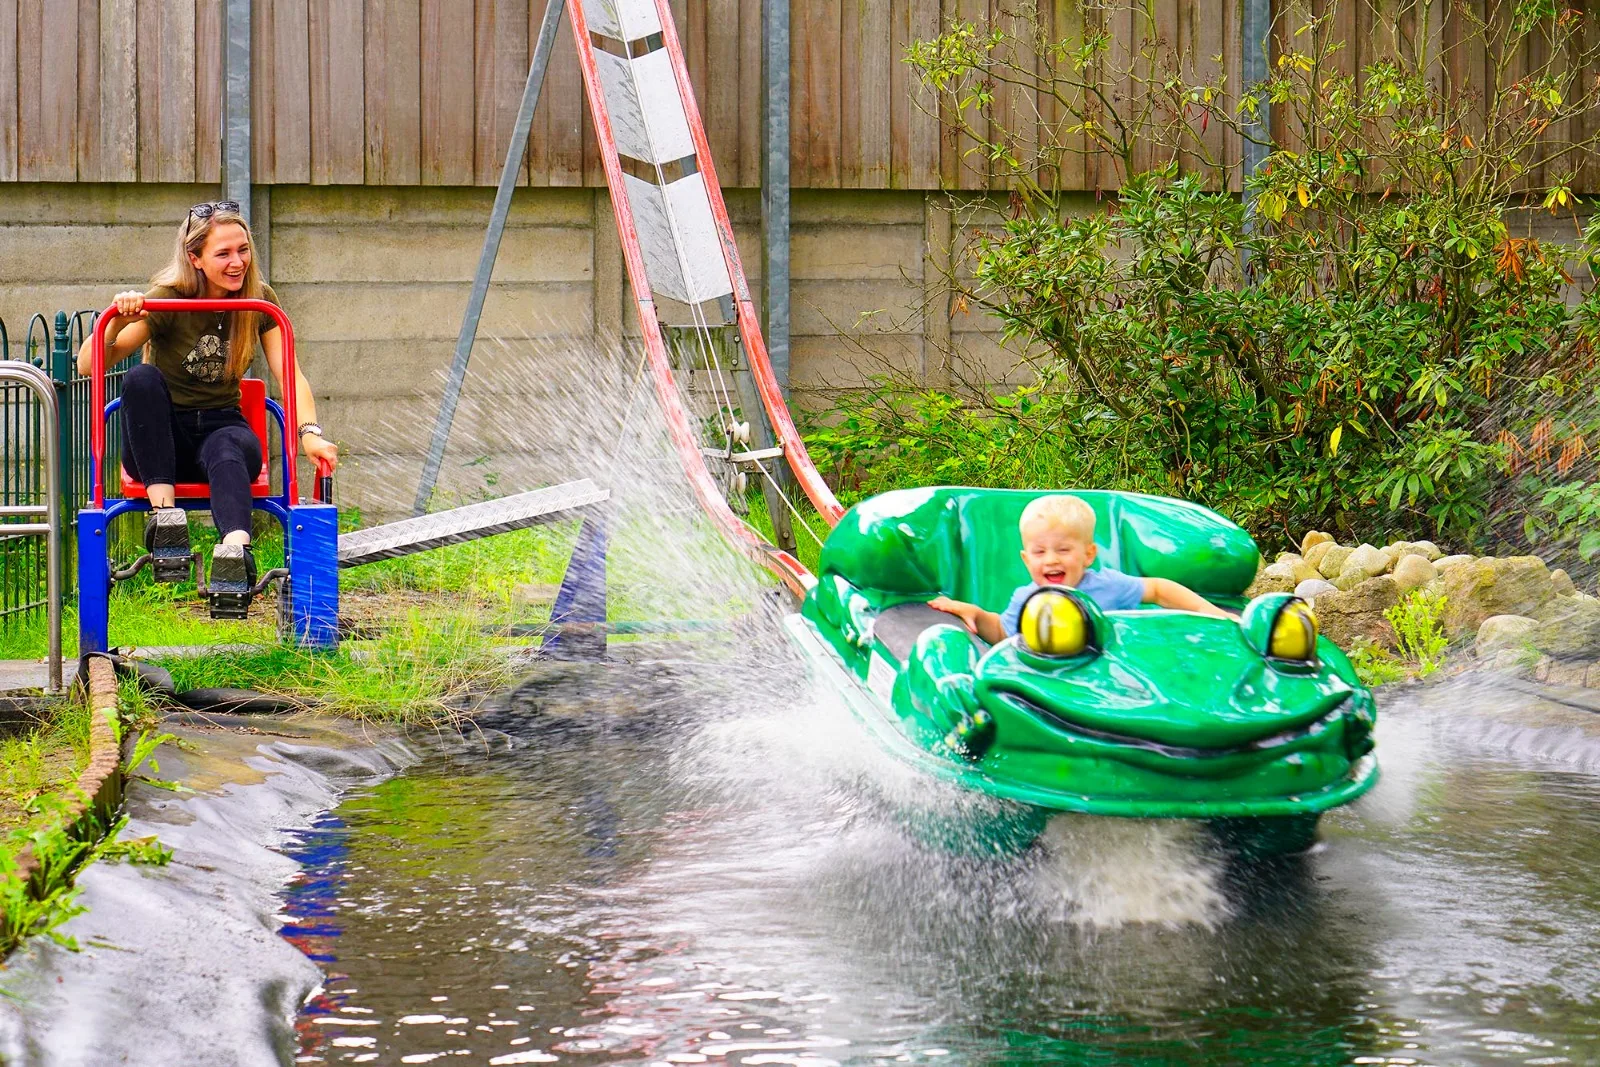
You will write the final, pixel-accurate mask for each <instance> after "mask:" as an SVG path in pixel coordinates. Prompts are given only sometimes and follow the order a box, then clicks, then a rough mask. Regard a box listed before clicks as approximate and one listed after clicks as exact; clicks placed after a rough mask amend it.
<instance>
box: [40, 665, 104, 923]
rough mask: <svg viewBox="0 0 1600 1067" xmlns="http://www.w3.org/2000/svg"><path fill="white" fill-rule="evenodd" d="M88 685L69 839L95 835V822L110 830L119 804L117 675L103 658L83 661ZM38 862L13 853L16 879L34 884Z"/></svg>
mask: <svg viewBox="0 0 1600 1067" xmlns="http://www.w3.org/2000/svg"><path fill="white" fill-rule="evenodd" d="M88 675H89V679H88V687H89V716H90V718H89V765H88V766H87V767H85V768H84V769H83V773H82V774H80V775H78V782H77V787H76V788H75V789H73V790H72V791H71V793H69V794H68V795H67V808H66V810H67V816H68V817H67V822H66V826H65V829H66V832H67V834H68V836H70V837H72V838H75V839H78V840H85V839H87V838H90V837H92V836H94V834H95V829H96V824H99V825H100V826H102V827H103V826H109V825H110V821H111V816H112V815H113V814H114V813H115V812H116V810H117V809H118V808H119V807H121V806H122V784H123V783H122V748H121V746H120V745H119V744H118V743H117V731H116V727H115V726H114V723H115V722H116V718H117V714H118V707H117V671H116V667H115V666H114V665H113V664H112V662H111V661H110V660H109V659H107V658H106V657H104V656H90V657H89V658H88ZM38 872H39V861H38V859H37V857H35V856H34V854H33V847H32V846H31V845H30V846H27V847H25V848H24V849H23V850H22V851H21V852H20V853H18V854H17V870H16V876H17V877H18V878H20V879H21V880H23V881H24V882H26V883H28V885H29V887H30V889H31V890H32V891H33V892H34V893H35V894H36V895H37V894H38V893H39V891H40V888H41V887H39V886H37V885H35V884H34V881H35V877H34V876H35V875H37V874H38Z"/></svg>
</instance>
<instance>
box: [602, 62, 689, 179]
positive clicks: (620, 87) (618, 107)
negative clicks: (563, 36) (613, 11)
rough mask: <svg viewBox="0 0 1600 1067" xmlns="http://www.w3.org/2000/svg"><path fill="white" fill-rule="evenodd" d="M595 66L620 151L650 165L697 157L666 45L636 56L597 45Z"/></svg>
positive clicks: (612, 130)
mask: <svg viewBox="0 0 1600 1067" xmlns="http://www.w3.org/2000/svg"><path fill="white" fill-rule="evenodd" d="M594 65H595V69H596V70H597V71H598V72H599V74H600V84H601V85H602V86H604V87H605V94H606V109H607V110H608V111H610V112H611V132H612V133H613V134H614V135H615V137H616V142H617V151H618V152H620V153H621V154H622V155H625V156H632V157H633V158H634V159H642V160H644V161H645V162H646V163H670V162H672V161H673V160H675V159H682V158H683V157H684V156H692V155H694V137H693V135H691V134H690V133H689V120H688V118H687V117H686V116H685V115H684V113H683V100H682V99H681V98H680V97H679V96H678V82H677V80H676V79H675V78H674V77H673V76H672V58H671V57H670V56H668V55H667V50H666V49H665V48H658V49H656V50H655V51H654V52H651V53H650V54H649V55H644V56H639V57H638V58H637V59H623V58H621V57H620V56H614V55H612V54H611V53H609V52H602V51H600V50H599V49H596V50H595V53H594Z"/></svg>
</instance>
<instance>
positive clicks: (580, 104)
mask: <svg viewBox="0 0 1600 1067" xmlns="http://www.w3.org/2000/svg"><path fill="white" fill-rule="evenodd" d="M550 2H551V3H560V2H561V0H550ZM529 6H530V8H531V9H536V10H530V11H529V15H530V17H531V19H532V21H531V22H530V23H529V29H528V49H529V51H528V54H527V55H526V56H525V57H524V58H523V60H522V62H521V64H520V65H519V66H518V68H517V69H518V74H519V77H518V78H517V79H516V81H517V95H518V99H519V100H520V98H521V94H522V89H523V88H524V87H525V86H526V85H527V83H528V66H529V64H531V63H532V61H533V52H532V49H533V44H534V42H536V41H538V39H539V23H540V22H542V21H543V20H544V5H543V4H540V3H538V0H535V2H534V3H533V4H531V5H529ZM539 110H541V111H543V112H544V114H545V116H546V117H545V120H544V123H545V124H544V125H540V124H539V123H538V122H536V123H535V128H538V129H544V130H545V136H546V137H547V138H548V139H549V151H548V152H547V153H546V156H545V166H544V167H543V168H542V169H541V170H539V171H538V172H534V171H533V170H532V168H530V169H529V174H528V180H529V182H530V183H531V184H537V185H583V184H585V179H586V175H585V173H584V170H585V164H584V160H585V154H586V151H587V148H586V143H587V141H589V140H592V137H590V138H586V136H585V130H586V128H587V127H588V125H589V104H588V101H587V100H585V99H584V96H583V72H582V71H580V70H579V69H578V53H577V45H576V44H575V43H574V42H573V39H572V22H571V20H570V19H562V21H561V32H560V33H559V34H558V35H557V37H556V44H555V50H554V52H553V53H552V54H551V56H550V68H549V72H548V73H547V74H546V75H545V83H544V91H543V92H541V93H540V94H539ZM503 162H504V159H503V157H502V164H503ZM596 162H598V154H597V158H596ZM495 174H496V175H498V174H499V168H498V167H496V169H495ZM599 184H602V185H603V184H605V178H604V172H603V171H602V173H601V180H600V183H599Z"/></svg>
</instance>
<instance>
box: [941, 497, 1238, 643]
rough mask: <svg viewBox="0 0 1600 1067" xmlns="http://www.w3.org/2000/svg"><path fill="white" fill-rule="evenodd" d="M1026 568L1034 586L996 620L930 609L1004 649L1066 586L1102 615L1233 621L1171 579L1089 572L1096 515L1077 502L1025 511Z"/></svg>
mask: <svg viewBox="0 0 1600 1067" xmlns="http://www.w3.org/2000/svg"><path fill="white" fill-rule="evenodd" d="M1018 525H1019V526H1020V527H1021V528H1022V562H1023V563H1024V564H1026V565H1027V568H1028V577H1029V578H1031V579H1033V581H1032V584H1030V585H1024V586H1022V587H1021V588H1019V589H1018V590H1017V591H1016V592H1015V593H1014V594H1012V597H1011V603H1010V604H1009V605H1007V607H1006V610H1005V611H1004V612H1003V613H1001V614H999V615H996V614H995V613H994V612H992V611H985V610H983V609H982V608H980V607H978V605H976V604H967V603H964V602H962V601H960V600H952V599H950V598H949V597H946V596H941V597H936V598H934V599H933V600H930V601H928V606H929V607H932V608H938V609H939V610H940V611H948V612H949V613H950V614H952V615H955V616H957V617H959V618H960V619H961V621H962V622H964V623H966V625H967V629H969V630H971V631H972V632H973V633H975V634H977V635H978V636H979V637H981V638H983V639H984V640H985V641H987V642H989V643H990V644H991V645H993V644H998V643H999V642H1001V641H1003V640H1005V639H1006V638H1007V637H1009V636H1010V635H1012V634H1014V633H1016V632H1017V626H1018V625H1019V618H1020V616H1021V615H1022V605H1023V604H1024V603H1025V602H1026V601H1027V599H1028V597H1030V596H1032V595H1033V593H1034V592H1035V591H1036V590H1038V589H1039V588H1041V587H1042V586H1050V585H1060V586H1065V587H1066V588H1068V589H1076V590H1077V591H1078V592H1080V593H1083V594H1084V595H1085V596H1089V597H1093V598H1094V602H1095V603H1096V604H1098V605H1099V607H1100V610H1102V611H1126V610H1128V609H1129V608H1133V607H1137V606H1138V605H1140V604H1160V605H1161V606H1162V607H1164V608H1176V609H1178V610H1180V611H1197V612H1200V613H1201V614H1203V615H1216V616H1219V617H1222V618H1227V617H1228V613H1227V612H1225V611H1223V610H1222V609H1221V608H1219V607H1217V606H1216V605H1214V604H1212V603H1210V602H1209V601H1207V600H1206V599H1205V598H1204V597H1202V596H1200V595H1199V594H1198V593H1195V592H1194V591H1193V590H1191V589H1189V588H1187V587H1185V586H1183V585H1180V584H1178V583H1177V582H1174V581H1171V580H1169V579H1167V578H1136V577H1134V576H1133V575H1131V574H1123V573H1122V572H1121V571H1114V570H1112V569H1110V568H1109V567H1105V568H1101V569H1100V570H1098V571H1091V570H1089V569H1088V568H1089V564H1091V563H1093V562H1094V557H1095V553H1096V551H1097V547H1096V545H1095V543H1094V509H1093V508H1091V507H1089V505H1088V504H1085V503H1084V502H1083V501H1081V500H1079V499H1078V498H1077V497H1075V496H1066V495H1064V494H1063V495H1057V496H1041V497H1036V498H1035V499H1034V500H1032V501H1031V502H1029V504H1028V506H1027V507H1025V508H1023V509H1022V521H1021V522H1020V523H1019V524H1018Z"/></svg>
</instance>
